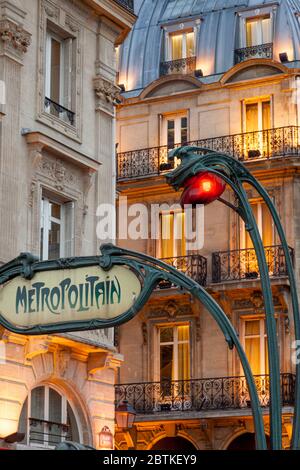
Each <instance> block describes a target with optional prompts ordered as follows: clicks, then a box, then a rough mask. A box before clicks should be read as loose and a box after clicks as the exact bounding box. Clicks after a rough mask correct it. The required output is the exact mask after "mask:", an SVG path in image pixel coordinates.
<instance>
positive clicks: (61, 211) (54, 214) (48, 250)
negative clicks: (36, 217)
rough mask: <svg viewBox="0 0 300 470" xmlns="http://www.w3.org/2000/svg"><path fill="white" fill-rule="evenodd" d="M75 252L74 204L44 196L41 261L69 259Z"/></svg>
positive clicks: (42, 202) (42, 203) (42, 205)
mask: <svg viewBox="0 0 300 470" xmlns="http://www.w3.org/2000/svg"><path fill="white" fill-rule="evenodd" d="M73 252H74V203H73V202H66V203H62V202H60V201H59V200H56V199H55V198H49V197H46V196H44V197H43V198H42V201H41V236H40V257H41V259H42V260H47V259H56V258H62V257H68V256H72V255H73Z"/></svg>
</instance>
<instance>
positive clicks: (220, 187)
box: [180, 171, 226, 207]
mask: <svg viewBox="0 0 300 470" xmlns="http://www.w3.org/2000/svg"><path fill="white" fill-rule="evenodd" d="M225 188H226V183H225V182H224V181H223V180H222V179H221V178H220V177H219V176H216V175H214V174H213V173H210V172H208V171H205V172H203V173H199V174H198V175H195V176H192V177H191V178H188V179H187V180H186V181H185V183H184V191H183V193H182V195H181V199H180V204H181V206H182V207H184V205H186V204H190V205H193V206H195V205H196V204H209V203H211V202H213V201H215V200H216V199H218V197H220V196H221V194H223V192H224V191H225Z"/></svg>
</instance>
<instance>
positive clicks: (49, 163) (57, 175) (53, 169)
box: [38, 157, 77, 191]
mask: <svg viewBox="0 0 300 470" xmlns="http://www.w3.org/2000/svg"><path fill="white" fill-rule="evenodd" d="M38 171H39V172H40V173H42V174H44V175H46V176H48V177H49V178H50V179H51V180H53V182H54V186H55V187H56V189H58V190H59V191H63V190H64V188H65V186H66V185H71V186H76V184H77V181H76V180H77V178H76V176H75V175H74V174H73V173H72V172H71V171H70V170H69V169H68V168H67V167H66V165H65V164H64V162H62V160H59V159H56V160H52V159H51V160H50V159H48V158H45V157H43V159H42V160H41V161H40V162H39V165H38Z"/></svg>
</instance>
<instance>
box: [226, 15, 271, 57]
mask: <svg viewBox="0 0 300 470" xmlns="http://www.w3.org/2000/svg"><path fill="white" fill-rule="evenodd" d="M239 17H240V27H239V40H238V45H237V49H236V50H235V63H239V62H243V61H244V60H248V59H255V58H264V59H272V58H273V18H274V10H273V8H270V7H268V8H260V9H257V10H255V11H253V10H252V11H251V10H246V11H243V12H240V13H239Z"/></svg>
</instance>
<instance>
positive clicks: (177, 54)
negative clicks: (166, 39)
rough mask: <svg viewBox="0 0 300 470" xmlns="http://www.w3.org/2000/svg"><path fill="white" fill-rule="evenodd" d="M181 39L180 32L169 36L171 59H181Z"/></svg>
mask: <svg viewBox="0 0 300 470" xmlns="http://www.w3.org/2000/svg"><path fill="white" fill-rule="evenodd" d="M182 39H183V35H182V34H174V35H173V36H171V41H172V42H171V44H172V60H177V59H182Z"/></svg>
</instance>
